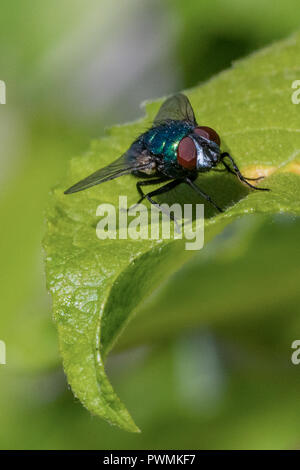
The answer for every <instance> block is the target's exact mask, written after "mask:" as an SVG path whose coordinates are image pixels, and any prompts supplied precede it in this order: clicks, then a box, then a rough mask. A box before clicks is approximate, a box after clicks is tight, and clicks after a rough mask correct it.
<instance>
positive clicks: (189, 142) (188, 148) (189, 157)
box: [177, 137, 197, 170]
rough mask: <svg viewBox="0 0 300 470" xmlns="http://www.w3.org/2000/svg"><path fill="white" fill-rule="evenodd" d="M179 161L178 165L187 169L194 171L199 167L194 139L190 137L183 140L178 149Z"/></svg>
mask: <svg viewBox="0 0 300 470" xmlns="http://www.w3.org/2000/svg"><path fill="white" fill-rule="evenodd" d="M177 160H178V163H179V164H180V165H181V166H183V168H187V169H188V170H193V169H194V168H196V165H197V149H196V146H195V143H194V142H193V139H191V138H190V137H184V138H183V139H181V141H180V142H179V145H178V149H177Z"/></svg>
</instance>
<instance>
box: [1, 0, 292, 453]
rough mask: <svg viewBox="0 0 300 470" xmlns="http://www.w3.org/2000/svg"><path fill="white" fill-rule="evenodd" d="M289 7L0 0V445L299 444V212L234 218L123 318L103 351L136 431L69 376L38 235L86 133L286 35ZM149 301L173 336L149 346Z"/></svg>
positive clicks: (232, 2) (133, 114) (172, 0)
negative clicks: (122, 425)
mask: <svg viewBox="0 0 300 470" xmlns="http://www.w3.org/2000/svg"><path fill="white" fill-rule="evenodd" d="M299 19H300V14H299V9H298V2H297V1H296V0H285V1H283V0H278V1H263V0H260V1H258V0H245V1H244V2H241V1H239V0H225V1H224V0H223V1H221V0H220V1H216V0H207V1H206V0H205V1H204V0H203V1H202V2H200V1H198V0H190V1H189V0H185V1H184V2H182V1H180V0H164V1H162V0H160V1H158V0H157V1H156V0H152V1H151V0H149V1H146V0H124V1H122V2H116V1H115V2H112V1H106V0H101V1H99V0H97V1H96V0H86V1H84V2H83V1H78V0H72V1H71V0H60V1H57V0H53V1H51V2H40V1H37V0H19V1H18V2H15V3H14V4H12V2H8V1H7V0H2V2H1V15H0V79H1V80H4V81H5V82H6V87H7V104H6V105H0V143H1V145H0V170H1V171H0V207H1V230H0V237H1V238H0V253H1V254H0V260H1V262H0V279H1V282H0V289H1V293H0V312H1V323H0V339H1V340H4V341H5V343H6V347H7V364H6V365H0V380H1V387H0V403H1V405H0V420H1V427H0V448H2V449H48V448H50V449H51V448H53V449H127V448H129V449H139V448H141V449H152V448H155V449H166V448H171V449H172V448H173V449H174V448H186V449H188V448H200V449H204V448H209V449H214V448H217V449H218V448H291V449H292V448H298V447H299V445H300V431H299V426H298V422H299V418H300V405H299V392H300V375H299V372H300V365H299V366H298V367H297V366H295V365H293V364H292V363H291V361H290V356H291V353H292V350H291V344H292V341H294V340H295V339H300V320H299V300H300V292H299V261H300V249H299V235H300V221H299V220H298V219H295V218H292V217H289V216H281V217H278V216H277V217H272V218H268V219H266V218H261V217H252V218H251V219H247V220H242V221H240V222H238V223H236V224H234V226H232V227H230V229H228V230H226V231H225V232H224V234H222V235H221V236H219V237H218V238H217V239H216V240H214V242H213V243H211V244H209V245H208V246H207V247H205V249H204V250H203V251H202V252H201V253H199V256H197V257H196V258H195V259H194V260H193V262H192V263H189V264H188V265H187V266H186V267H185V268H184V270H183V271H182V272H180V273H177V274H174V276H173V278H172V279H171V280H170V282H169V284H168V286H166V287H165V289H164V291H163V292H161V293H160V294H158V296H157V298H154V299H152V300H151V302H150V304H146V305H145V306H143V307H142V309H141V310H142V311H141V312H140V315H139V316H138V317H137V318H136V320H134V321H133V322H132V324H131V325H129V328H128V337H130V338H131V343H130V344H127V343H128V342H127V341H126V333H125V335H124V336H123V338H121V340H120V343H119V345H118V347H117V348H116V352H115V354H113V355H112V356H111V357H110V358H109V361H108V372H109V376H110V377H111V380H112V382H113V384H114V386H115V389H116V390H117V392H118V394H119V396H120V397H121V398H122V400H123V401H124V402H125V403H126V405H127V407H128V409H129V410H130V411H131V412H132V414H133V417H134V418H135V420H136V422H137V423H138V424H139V426H140V427H141V428H142V429H143V433H142V434H141V435H130V434H127V433H125V432H123V431H120V430H118V429H115V428H112V427H110V426H109V425H108V424H106V423H104V422H102V421H101V420H100V419H98V418H96V417H92V416H91V415H90V414H89V413H88V412H87V411H86V410H85V409H84V408H83V407H82V406H81V404H80V403H79V402H77V401H76V399H75V398H74V396H73V395H72V392H71V391H70V390H69V388H68V386H67V383H66V380H65V377H64V374H63V371H62V367H61V361H60V358H59V354H58V346H57V336H56V331H55V328H54V326H53V324H52V321H51V303H50V299H49V296H48V294H47V292H46V289H45V278H44V272H43V261H42V249H41V239H42V237H43V231H44V211H45V207H46V205H47V203H48V199H49V189H50V188H51V187H52V186H54V185H55V184H57V182H58V181H61V180H63V179H64V175H65V173H66V168H67V164H68V160H69V159H70V158H71V156H74V155H78V154H80V153H82V152H84V151H85V150H86V149H87V148H88V146H89V141H90V139H91V138H94V137H98V136H100V135H101V134H103V132H104V127H105V126H108V125H111V124H114V123H121V122H125V121H128V120H132V119H135V118H138V117H139V116H141V114H142V111H141V110H140V108H139V103H140V102H141V101H143V100H145V99H152V98H156V97H160V96H162V95H164V94H170V93H172V92H173V91H178V90H181V89H184V88H187V87H192V86H194V85H196V84H198V83H199V82H201V81H203V80H205V79H208V78H209V77H211V76H212V75H213V74H215V73H216V72H218V71H220V70H222V69H224V68H226V67H229V66H230V64H231V62H232V61H233V60H235V59H237V58H239V57H242V56H244V55H246V54H247V53H249V52H251V51H254V50H256V49H257V48H259V47H262V46H264V45H265V44H268V43H270V42H272V41H273V40H277V39H280V38H283V37H285V36H287V35H288V34H290V33H291V32H292V31H294V30H296V29H298V28H299ZM201 289H202V290H201ZM200 292H203V293H204V295H201V298H200ZM169 300H170V301H169ZM155 305H156V307H155ZM157 306H159V310H160V311H161V312H163V309H173V310H174V321H176V322H177V323H176V324H178V321H179V322H180V321H181V322H182V325H181V327H182V328H181V331H182V334H180V335H178V333H176V334H175V331H174V332H173V331H172V325H166V328H165V329H164V331H161V332H155V331H153V337H154V338H155V341H154V342H153V341H152V342H151V344H147V341H146V339H145V340H144V338H143V331H145V330H146V329H147V331H151V312H155V311H156V310H157ZM185 309H189V310H191V311H193V312H195V322H194V323H193V324H190V325H186V324H185V323H184V315H183V312H184V311H185ZM159 310H157V311H159ZM201 319H202V320H201ZM176 331H177V330H176ZM133 345H134V347H133Z"/></svg>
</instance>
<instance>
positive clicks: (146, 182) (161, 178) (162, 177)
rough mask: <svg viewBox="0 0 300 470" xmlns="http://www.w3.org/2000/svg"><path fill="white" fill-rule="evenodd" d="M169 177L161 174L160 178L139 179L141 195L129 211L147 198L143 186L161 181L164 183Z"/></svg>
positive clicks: (137, 185)
mask: <svg viewBox="0 0 300 470" xmlns="http://www.w3.org/2000/svg"><path fill="white" fill-rule="evenodd" d="M169 179H170V178H167V177H166V176H160V177H159V178H153V179H148V180H143V181H138V182H137V183H136V189H137V190H138V193H139V195H140V196H141V197H140V199H139V200H138V202H137V203H136V204H134V205H133V206H131V207H129V208H128V209H127V212H129V211H130V209H131V210H132V209H134V208H135V207H136V206H137V205H138V204H140V203H141V202H142V201H143V199H145V197H146V195H145V194H144V193H143V190H142V188H141V186H150V185H152V184H159V183H163V182H164V181H168V180H169Z"/></svg>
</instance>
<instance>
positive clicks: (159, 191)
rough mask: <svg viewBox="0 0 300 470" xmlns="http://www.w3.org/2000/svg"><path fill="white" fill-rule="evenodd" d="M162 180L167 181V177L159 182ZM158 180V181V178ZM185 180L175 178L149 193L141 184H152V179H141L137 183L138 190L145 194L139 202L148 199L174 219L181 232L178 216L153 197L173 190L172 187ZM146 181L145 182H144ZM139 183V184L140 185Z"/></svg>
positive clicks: (177, 228) (178, 230)
mask: <svg viewBox="0 0 300 470" xmlns="http://www.w3.org/2000/svg"><path fill="white" fill-rule="evenodd" d="M162 181H166V179H164V180H160V181H159V182H160V183H161V182H162ZM156 182H157V183H158V181H157V180H156ZM182 182H183V181H182V180H174V181H170V182H169V183H167V184H165V185H164V186H161V187H160V188H158V189H155V190H154V191H150V193H147V194H144V193H143V192H142V190H141V188H140V186H146V185H149V184H150V181H139V182H138V183H137V185H136V186H137V188H138V191H139V193H140V194H141V193H142V194H143V196H142V198H141V199H140V201H139V202H141V201H142V200H143V199H147V201H149V202H150V203H151V204H152V205H153V206H155V207H156V208H157V209H158V210H159V211H161V212H163V213H164V214H166V215H167V216H168V217H169V218H170V219H171V220H173V222H174V223H175V225H176V230H177V232H180V227H179V225H178V222H177V220H176V218H175V217H174V215H173V214H172V212H170V211H168V210H166V209H165V208H164V207H162V206H160V204H159V203H158V202H156V201H154V199H152V198H153V197H154V196H158V195H159V194H164V193H167V192H169V191H171V189H173V188H176V186H178V185H179V184H181V183H182ZM143 183H144V184H143ZM152 184H153V180H152ZM138 185H139V186H138Z"/></svg>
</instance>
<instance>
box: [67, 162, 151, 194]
mask: <svg viewBox="0 0 300 470" xmlns="http://www.w3.org/2000/svg"><path fill="white" fill-rule="evenodd" d="M147 166H149V163H148V164H146V163H145V162H139V161H138V160H137V159H135V158H131V159H130V158H128V153H125V154H124V155H122V156H121V157H120V158H118V159H117V160H115V161H114V162H112V163H111V164H110V165H107V166H105V167H104V168H101V169H100V170H97V171H95V173H92V174H91V175H89V176H87V177H86V178H84V179H83V180H81V181H79V182H78V183H76V184H74V185H73V186H71V187H70V188H69V189H67V190H66V191H65V194H70V193H77V192H78V191H83V190H84V189H88V188H91V187H92V186H95V185H97V184H100V183H104V182H105V181H109V180H113V179H115V178H118V177H119V176H123V175H128V174H130V173H132V172H134V171H139V170H143V169H145V168H147Z"/></svg>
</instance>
